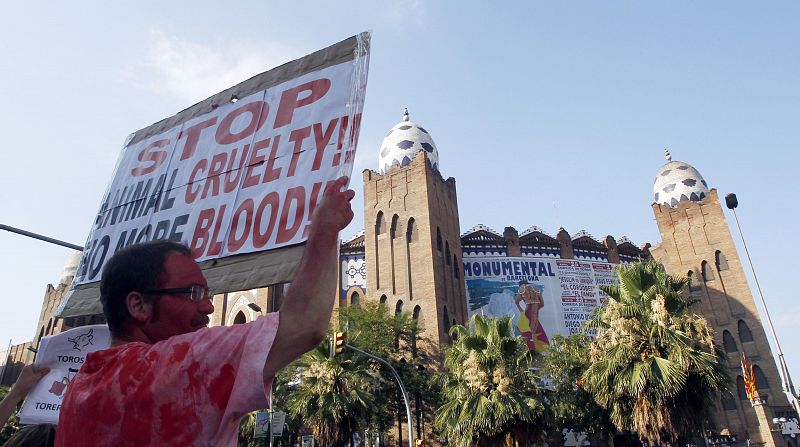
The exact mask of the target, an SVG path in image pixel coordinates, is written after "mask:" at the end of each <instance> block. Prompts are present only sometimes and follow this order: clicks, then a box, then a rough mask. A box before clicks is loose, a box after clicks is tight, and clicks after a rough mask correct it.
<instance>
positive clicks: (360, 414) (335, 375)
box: [287, 341, 381, 446]
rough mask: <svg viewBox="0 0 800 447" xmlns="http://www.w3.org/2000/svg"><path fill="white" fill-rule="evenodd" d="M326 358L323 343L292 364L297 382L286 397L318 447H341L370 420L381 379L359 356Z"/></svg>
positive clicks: (327, 350) (288, 403) (289, 407)
mask: <svg viewBox="0 0 800 447" xmlns="http://www.w3.org/2000/svg"><path fill="white" fill-rule="evenodd" d="M328 355H329V348H328V343H327V341H325V342H323V343H321V344H320V345H319V346H318V347H317V348H315V349H313V350H311V351H309V352H307V353H306V354H304V355H303V356H302V357H301V358H300V359H299V360H298V361H296V362H295V363H293V364H292V367H293V368H297V369H296V371H297V373H298V377H299V378H300V383H299V384H298V385H297V386H296V387H295V388H294V390H293V392H292V393H290V394H288V395H287V405H288V409H289V412H290V413H291V414H292V415H293V416H295V417H301V418H302V419H303V420H304V421H305V422H306V424H308V425H310V426H311V428H312V431H313V434H314V437H315V438H316V439H317V442H319V443H320V444H321V445H329V446H342V445H347V443H348V442H349V440H350V439H352V435H353V433H354V432H355V431H356V430H358V429H359V428H363V427H364V426H365V424H366V421H367V420H369V418H370V416H371V415H370V409H371V408H372V407H373V405H374V402H375V394H376V393H375V392H376V390H377V389H378V387H379V386H380V380H381V379H380V377H378V376H377V374H376V372H375V371H374V370H373V369H372V368H370V367H369V366H368V365H367V363H366V362H365V361H364V360H362V359H361V358H359V357H355V356H347V355H342V356H337V357H335V358H333V359H331V358H329V357H328Z"/></svg>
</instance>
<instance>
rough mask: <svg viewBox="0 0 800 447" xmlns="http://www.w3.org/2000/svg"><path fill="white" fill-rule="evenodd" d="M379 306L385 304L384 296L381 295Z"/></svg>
mask: <svg viewBox="0 0 800 447" xmlns="http://www.w3.org/2000/svg"><path fill="white" fill-rule="evenodd" d="M379 301H380V303H381V304H383V305H385V304H386V295H381V299H380V300H379Z"/></svg>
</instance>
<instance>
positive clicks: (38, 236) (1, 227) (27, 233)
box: [0, 224, 83, 251]
mask: <svg viewBox="0 0 800 447" xmlns="http://www.w3.org/2000/svg"><path fill="white" fill-rule="evenodd" d="M0 230H6V231H10V232H12V233H17V234H21V235H23V236H28V237H32V238H34V239H39V240H40V241H45V242H50V243H51V244H56V245H61V246H62V247H67V248H71V249H73V250H78V251H83V247H81V246H80V245H75V244H70V243H69V242H64V241H60V240H58V239H53V238H51V237H47V236H42V235H41V234H36V233H32V232H30V231H25V230H21V229H19V228H14V227H11V226H8V225H3V224H0Z"/></svg>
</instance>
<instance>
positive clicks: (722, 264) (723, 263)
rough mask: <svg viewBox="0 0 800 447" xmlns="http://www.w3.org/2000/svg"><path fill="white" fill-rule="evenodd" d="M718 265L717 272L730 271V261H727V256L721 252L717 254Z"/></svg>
mask: <svg viewBox="0 0 800 447" xmlns="http://www.w3.org/2000/svg"><path fill="white" fill-rule="evenodd" d="M716 263H717V270H719V271H720V272H721V271H723V270H728V260H727V259H725V255H723V254H722V252H721V251H719V250H717V253H716Z"/></svg>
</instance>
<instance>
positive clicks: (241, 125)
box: [58, 33, 370, 317]
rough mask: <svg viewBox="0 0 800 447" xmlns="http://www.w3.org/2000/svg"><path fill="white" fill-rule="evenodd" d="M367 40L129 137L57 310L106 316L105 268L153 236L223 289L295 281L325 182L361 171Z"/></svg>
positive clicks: (256, 80)
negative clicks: (183, 248)
mask: <svg viewBox="0 0 800 447" xmlns="http://www.w3.org/2000/svg"><path fill="white" fill-rule="evenodd" d="M369 39H370V35H369V33H362V34H359V35H357V36H353V37H351V38H349V39H346V40H344V41H342V42H340V43H338V44H335V45H333V46H331V47H328V48H325V49H323V50H320V51H317V52H315V53H312V54H310V55H308V56H305V57H303V58H301V59H298V60H295V61H292V62H289V63H287V64H284V65H281V66H280V67H277V68H275V69H273V70H270V71H267V72H264V73H261V74H259V75H256V76H254V77H253V78H251V79H248V80H246V81H244V82H242V83H240V84H238V85H236V86H234V87H231V88H229V89H227V90H224V91H222V92H219V93H217V94H215V95H213V96H211V97H209V98H208V99H206V100H204V101H202V102H200V103H197V104H195V105H194V106H192V107H189V108H188V109H186V110H184V111H182V112H179V113H178V114H176V115H174V116H172V117H169V118H166V119H164V120H162V121H159V122H157V123H155V124H153V125H151V126H149V127H146V128H144V129H141V130H139V131H137V132H134V133H133V134H131V135H130V136H129V137H128V140H127V141H126V143H125V145H124V147H123V149H122V153H121V154H120V157H119V159H118V161H117V166H116V168H115V172H114V175H113V177H112V180H111V183H110V185H109V187H108V189H107V191H106V193H105V195H104V197H103V200H102V203H101V205H100V209H99V211H98V213H97V216H96V218H95V219H94V223H93V225H92V228H91V231H90V233H89V237H88V239H87V241H86V244H85V250H84V252H83V257H82V258H81V261H80V264H79V267H78V271H77V273H76V275H75V280H74V282H73V285H72V289H71V290H70V292H69V295H68V296H67V297H66V299H65V300H64V302H63V303H62V305H61V306H60V308H59V310H58V315H59V316H61V317H68V316H76V315H87V314H96V313H100V311H101V308H100V304H99V300H98V296H99V293H98V289H97V288H98V284H99V280H100V276H101V273H102V270H103V266H104V265H105V263H106V262H107V261H108V259H109V258H110V257H111V256H112V255H113V254H114V253H115V252H116V251H118V250H120V249H122V248H124V247H126V246H129V245H131V244H134V243H140V242H144V241H149V240H154V239H170V240H174V241H178V242H183V243H185V244H186V245H188V246H189V248H191V249H192V251H193V253H194V255H195V259H196V260H197V261H198V262H199V263H200V267H201V269H203V272H204V274H205V276H206V278H207V279H208V282H209V286H210V287H211V288H212V289H213V290H214V291H215V292H218V293H219V292H230V291H236V290H243V289H251V288H256V287H261V286H265V285H270V284H276V283H281V282H287V281H290V280H291V279H292V277H293V276H294V271H295V269H296V268H297V265H298V263H299V261H300V258H301V256H302V250H303V246H302V245H301V244H302V243H303V242H304V241H305V240H306V238H307V236H308V229H309V223H310V219H311V215H312V213H313V211H314V207H315V206H316V204H317V203H318V201H319V200H320V198H321V197H322V193H323V192H324V190H325V187H326V185H327V184H328V183H329V182H331V181H333V180H335V179H336V178H337V177H339V176H341V175H347V176H350V174H351V173H352V169H353V162H354V159H355V148H356V143H357V140H358V132H359V126H360V122H361V111H362V109H363V104H364V94H365V91H366V83H367V70H368V66H369Z"/></svg>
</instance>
